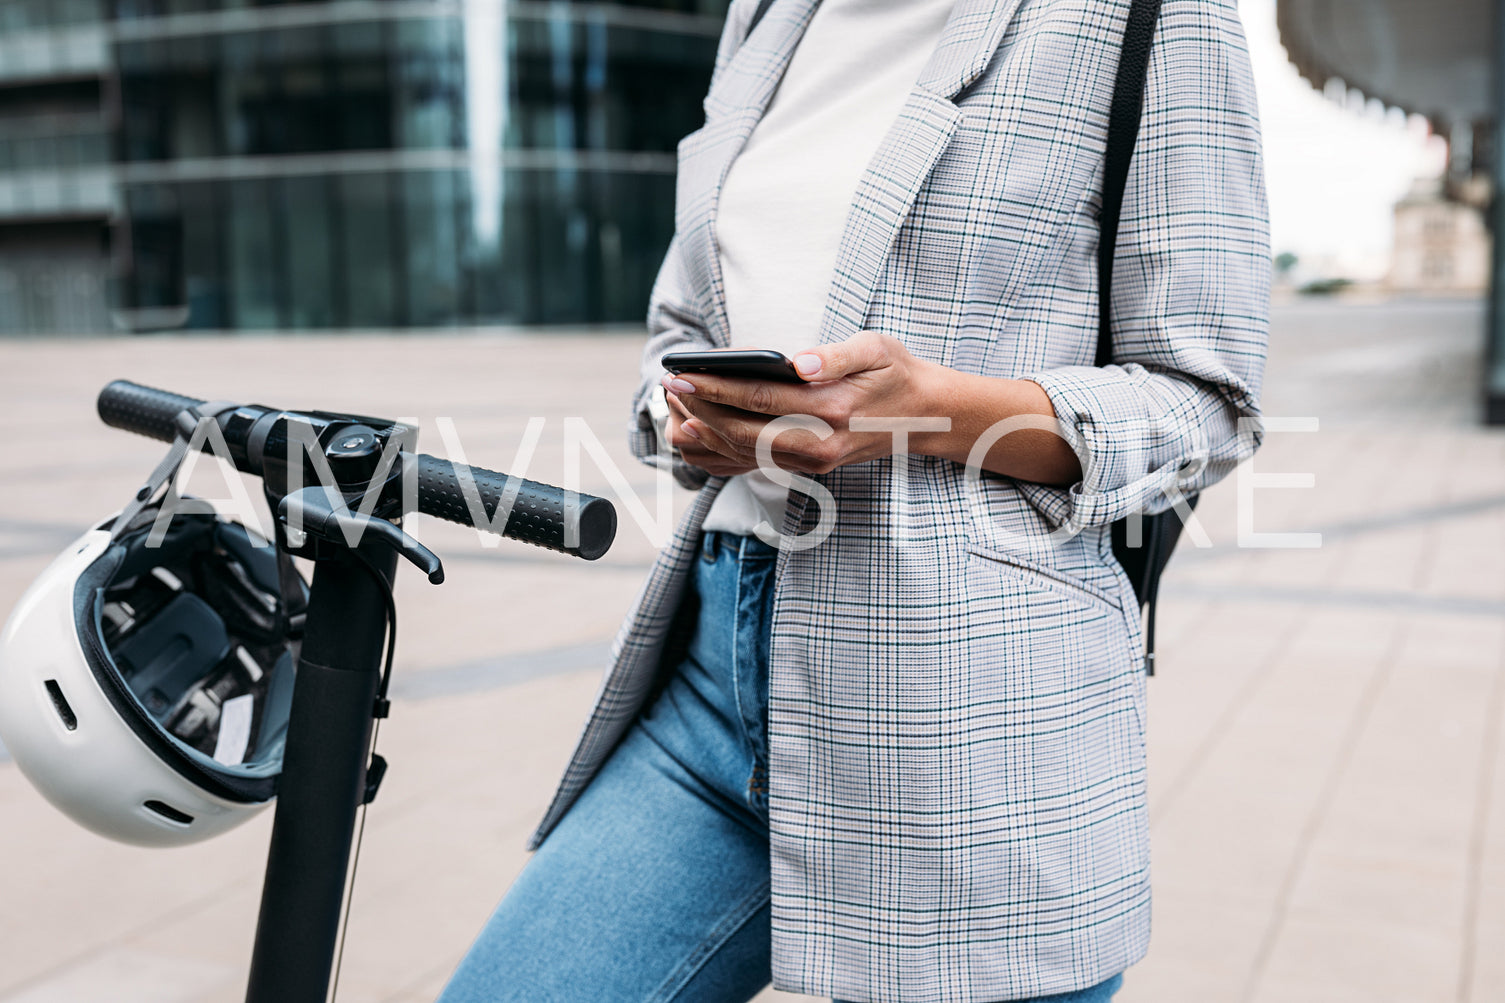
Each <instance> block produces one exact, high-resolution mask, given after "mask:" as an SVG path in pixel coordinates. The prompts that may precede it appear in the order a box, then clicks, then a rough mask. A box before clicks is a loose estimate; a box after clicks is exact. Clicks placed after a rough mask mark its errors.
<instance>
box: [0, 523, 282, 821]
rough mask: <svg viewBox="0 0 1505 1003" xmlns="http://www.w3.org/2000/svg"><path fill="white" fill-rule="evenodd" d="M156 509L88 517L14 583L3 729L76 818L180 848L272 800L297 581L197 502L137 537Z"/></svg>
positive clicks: (30, 770) (261, 545)
mask: <svg viewBox="0 0 1505 1003" xmlns="http://www.w3.org/2000/svg"><path fill="white" fill-rule="evenodd" d="M158 511H159V507H158V506H156V505H151V506H145V505H141V504H133V505H131V506H129V507H128V508H127V509H126V511H125V512H124V513H122V514H121V515H119V516H116V517H115V518H113V519H107V520H105V521H104V522H102V523H100V524H99V525H97V526H95V527H94V528H92V529H90V530H89V531H88V532H87V533H85V534H84V535H83V536H82V537H80V538H79V539H78V540H77V541H76V542H75V543H74V544H73V545H72V546H70V547H69V548H68V549H67V550H66V551H65V552H64V553H63V554H62V556H60V557H59V558H58V559H57V560H56V561H54V562H53V563H52V564H51V565H50V566H49V567H48V568H47V570H46V571H44V572H42V574H41V577H39V578H38V579H37V580H36V581H35V582H34V583H33V584H32V586H31V588H30V589H28V590H27V591H26V594H25V595H24V596H22V597H21V601H20V602H19V603H18V604H17V605H16V608H15V610H14V611H13V612H12V613H11V617H10V620H9V621H8V622H7V623H6V625H5V630H4V632H3V633H0V741H3V742H4V743H5V746H6V748H8V749H9V750H10V753H11V755H12V756H13V757H14V758H15V761H16V764H17V765H18V766H20V768H21V772H22V773H24V774H25V775H26V777H27V779H28V780H30V781H31V782H32V784H34V785H35V786H36V788H37V789H38V790H39V791H40V792H41V793H42V795H43V796H44V797H46V798H47V800H49V801H51V802H52V803H53V804H54V805H56V806H57V807H58V808H60V809H62V810H63V811H64V812H66V813H67V814H68V815H69V816H71V817H72V818H73V819H74V821H76V822H78V823H80V824H81V825H84V826H86V827H87V828H89V829H92V830H93V831H95V832H97V833H99V834H100V835H103V836H108V837H110V838H111V839H117V840H120V841H122V842H126V843H134V844H137V845H141V846H178V845H181V844H184V843H192V842H196V841H198V840H201V839H206V838H208V837H210V836H214V835H217V834H219V833H221V832H225V831H226V830H228V829H231V828H233V827H234V826H236V825H239V824H240V823H241V822H244V821H245V820H246V819H248V818H250V817H251V816H252V815H254V814H255V813H256V812H257V811H259V810H260V809H261V808H263V807H265V806H266V804H267V803H269V802H270V801H271V800H272V798H273V797H274V795H275V793H276V785H277V778H278V776H279V774H280V773H281V771H282V751H283V743H284V739H285V736H286V732H287V718H288V711H289V709H290V707H291V704H292V688H293V673H294V665H295V662H296V658H297V641H296V639H295V638H294V636H293V635H294V634H296V633H297V627H298V625H299V623H300V621H301V616H298V615H296V614H297V612H299V611H301V609H302V608H303V607H304V605H305V604H306V600H307V588H306V586H305V584H304V582H303V580H302V579H301V578H300V577H299V576H298V574H297V572H296V571H294V570H293V568H292V564H291V561H290V560H289V559H288V558H286V557H285V556H281V557H279V554H278V553H277V551H276V550H275V549H274V548H272V547H271V545H269V544H267V543H266V542H265V541H262V540H260V539H259V538H258V537H254V536H252V535H251V534H250V533H248V532H247V531H246V529H245V528H244V527H242V526H241V525H239V524H237V523H234V522H230V521H227V520H225V519H223V518H220V517H218V516H216V515H214V514H213V513H212V512H208V511H205V506H203V504H202V503H198V505H197V506H196V507H195V510H194V511H188V512H186V513H185V511H184V510H183V508H181V507H179V508H177V509H176V510H175V511H174V512H173V515H172V518H171V520H170V522H168V523H167V531H166V533H165V535H164V536H162V538H161V539H160V540H149V537H150V536H151V534H152V528H153V523H154V521H155V519H156V516H157V514H158ZM154 544H156V545H154ZM284 596H288V597H289V599H288V601H286V602H285V601H284Z"/></svg>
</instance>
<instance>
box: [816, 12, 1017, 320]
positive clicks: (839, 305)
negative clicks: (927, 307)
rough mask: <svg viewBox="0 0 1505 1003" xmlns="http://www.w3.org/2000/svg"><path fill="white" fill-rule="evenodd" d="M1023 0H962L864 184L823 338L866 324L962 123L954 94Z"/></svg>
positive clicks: (840, 254)
mask: <svg viewBox="0 0 1505 1003" xmlns="http://www.w3.org/2000/svg"><path fill="white" fill-rule="evenodd" d="M1022 2H1023V0H1003V2H1002V3H999V2H997V0H957V4H956V6H955V7H954V8H953V9H952V11H951V15H950V17H949V18H947V20H946V26H945V28H943V29H942V31H941V38H940V41H939V42H938V43H936V47H935V51H934V52H932V53H931V56H930V59H929V60H928V61H927V62H926V63H925V67H924V69H923V70H921V71H920V77H919V79H918V80H917V81H916V83H915V87H914V89H913V90H912V91H911V92H910V94H909V98H908V99H907V100H906V101H905V104H904V109H903V111H902V112H900V114H899V117H898V119H897V120H896V121H895V122H894V124H893V126H892V127H891V128H890V129H889V131H888V135H887V136H885V137H884V140H883V143H882V144H881V145H880V146H879V148H878V152H877V153H876V154H875V155H874V157H873V161H872V163H871V164H869V165H868V169H867V171H866V172H865V173H864V175H863V177H862V180H861V181H860V182H859V183H858V186H857V192H856V195H855V196H854V197H853V200H852V208H851V211H850V212H849V214H848V216H847V221H846V225H845V228H844V229H843V231H842V237H841V244H840V247H839V250H838V251H837V255H836V270H835V273H834V274H833V276H832V280H831V291H830V294H829V296H828V297H827V299H826V309H825V313H824V315H823V316H822V318H821V330H820V340H821V341H822V342H831V341H842V340H845V339H846V338H849V337H851V336H852V335H853V334H855V333H856V332H857V331H858V330H860V329H861V327H862V323H863V321H864V319H865V318H866V316H867V308H868V304H869V303H870V302H871V301H872V298H873V292H874V290H875V288H876V286H877V283H878V278H879V276H880V275H881V274H882V270H883V266H884V264H885V263H886V262H887V260H888V256H889V253H890V251H891V249H892V247H893V244H894V239H895V238H896V237H897V236H898V234H899V230H900V228H901V227H902V226H903V225H904V221H905V219H906V218H908V216H909V212H910V209H912V208H913V206H914V201H915V199H916V198H917V197H918V195H919V193H920V189H921V188H922V187H923V186H924V184H925V179H926V178H927V177H929V176H930V172H931V171H932V170H933V169H934V168H935V164H936V162H937V161H938V160H940V158H941V155H942V154H943V153H945V152H946V147H947V146H948V145H950V143H951V138H952V136H954V135H955V133H956V128H957V126H958V125H959V124H960V122H961V118H962V113H961V110H960V109H959V108H957V106H956V104H955V100H954V99H955V98H956V96H957V95H958V94H960V93H961V92H962V91H963V90H965V89H966V88H967V87H968V86H970V85H971V84H972V82H973V81H975V80H976V79H977V78H978V77H980V76H981V75H982V74H983V71H985V70H986V69H987V67H988V63H989V62H991V61H992V58H993V54H994V53H995V52H996V51H997V50H998V46H999V44H1001V42H1002V41H1003V35H1004V32H1005V31H1006V30H1007V29H1008V26H1009V24H1010V23H1011V22H1012V21H1013V19H1014V14H1015V13H1016V12H1017V11H1018V9H1019V5H1020V3H1022Z"/></svg>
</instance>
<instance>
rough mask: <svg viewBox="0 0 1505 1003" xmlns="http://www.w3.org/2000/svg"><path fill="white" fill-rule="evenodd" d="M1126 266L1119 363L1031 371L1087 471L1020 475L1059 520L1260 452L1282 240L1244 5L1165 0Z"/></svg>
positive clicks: (1116, 292)
mask: <svg viewBox="0 0 1505 1003" xmlns="http://www.w3.org/2000/svg"><path fill="white" fill-rule="evenodd" d="M1161 18H1162V20H1161V24H1160V30H1159V32H1158V34H1157V37H1156V44H1155V47H1154V50H1153V52H1152V55H1151V60H1150V72H1149V79H1148V82H1147V84H1146V91H1145V111H1144V118H1143V122H1142V127H1141V133H1140V138H1139V143H1138V146H1137V148H1136V151H1135V156H1134V159H1133V161H1132V163H1131V165H1130V169H1129V181H1128V187H1127V190H1126V192H1125V195H1124V207H1123V216H1122V223H1121V229H1120V232H1119V240H1118V245H1117V250H1116V253H1115V258H1114V272H1113V302H1112V314H1113V336H1114V337H1113V358H1114V364H1112V365H1108V366H1103V367H1097V366H1086V365H1083V366H1066V367H1061V368H1053V369H1050V370H1046V371H1042V372H1038V373H1033V374H1030V375H1029V376H1028V377H1027V378H1028V379H1030V380H1032V381H1033V382H1035V383H1038V384H1039V385H1040V386H1041V387H1043V388H1044V390H1045V392H1046V393H1047V394H1048V395H1049V397H1050V400H1051V403H1052V404H1053V405H1054V406H1055V411H1056V415H1057V417H1058V418H1059V419H1060V421H1061V427H1062V431H1063V434H1064V435H1066V437H1067V439H1068V441H1070V442H1071V445H1072V447H1073V449H1074V450H1075V451H1076V453H1077V456H1078V458H1079V459H1080V461H1081V465H1082V479H1081V480H1080V481H1079V482H1078V483H1076V484H1075V485H1072V486H1071V487H1069V488H1064V489H1063V488H1052V487H1047V486H1043V485H1034V484H1030V485H1021V488H1022V489H1023V490H1024V491H1025V494H1026V496H1027V497H1028V498H1029V500H1030V501H1031V503H1032V504H1033V505H1034V506H1035V507H1036V508H1037V509H1038V510H1039V511H1040V512H1041V513H1042V514H1043V515H1044V516H1045V517H1046V519H1047V520H1048V521H1049V522H1050V523H1051V524H1052V525H1053V526H1054V527H1057V528H1063V527H1064V528H1067V529H1070V530H1080V529H1084V528H1086V527H1090V526H1101V525H1105V524H1108V523H1111V522H1114V521H1116V520H1118V519H1122V518H1124V517H1126V516H1128V515H1130V514H1132V513H1134V512H1137V511H1144V512H1157V511H1163V510H1164V509H1166V508H1168V507H1170V506H1171V505H1172V504H1173V503H1174V502H1175V500H1176V498H1177V497H1178V496H1179V494H1180V493H1194V492H1197V491H1200V490H1202V489H1203V488H1206V487H1207V486H1209V485H1211V484H1213V483H1215V482H1216V481H1217V480H1219V479H1221V478H1222V477H1224V476H1226V475H1227V474H1228V473H1229V472H1230V471H1231V470H1233V468H1234V467H1235V466H1237V465H1238V463H1239V462H1240V461H1241V460H1242V459H1244V458H1246V457H1247V456H1248V455H1249V454H1250V453H1252V451H1253V450H1254V449H1255V448H1256V447H1257V446H1258V443H1259V439H1260V431H1259V415H1260V409H1259V393H1260V385H1261V381H1262V379H1263V372H1264V362H1265V353H1266V346H1267V341H1268V334H1269V299H1270V277H1271V261H1270V240H1269V213H1268V209H1267V205H1266V196H1265V181H1264V165H1263V158H1262V156H1261V152H1260V129H1259V113H1258V107H1257V103H1256V100H1255V91H1254V79H1253V74H1252V71H1251V68H1250V64H1249V53H1248V48H1247V46H1246V44H1245V41H1244V35H1243V29H1242V27H1241V25H1240V24H1239V20H1238V13H1237V9H1236V7H1235V5H1234V4H1233V3H1230V2H1227V0H1165V5H1164V8H1163V11H1162V15H1161Z"/></svg>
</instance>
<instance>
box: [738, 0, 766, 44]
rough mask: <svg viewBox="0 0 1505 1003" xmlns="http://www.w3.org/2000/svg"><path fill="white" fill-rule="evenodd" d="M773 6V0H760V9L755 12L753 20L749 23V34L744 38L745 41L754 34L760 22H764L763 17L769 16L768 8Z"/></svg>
mask: <svg viewBox="0 0 1505 1003" xmlns="http://www.w3.org/2000/svg"><path fill="white" fill-rule="evenodd" d="M772 6H773V0H758V9H757V10H755V11H753V16H752V20H751V21H749V22H747V34H746V35H743V36H742V38H743V40H744V41H745V40H746V39H747V35H751V34H752V33H753V29H754V28H756V27H757V26H758V22H759V21H761V20H763V15H764V14H767V13H768V8H770V7H772Z"/></svg>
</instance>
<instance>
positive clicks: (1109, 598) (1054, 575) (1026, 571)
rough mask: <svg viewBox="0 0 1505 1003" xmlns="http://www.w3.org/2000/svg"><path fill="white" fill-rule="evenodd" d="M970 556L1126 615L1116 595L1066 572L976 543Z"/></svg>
mask: <svg viewBox="0 0 1505 1003" xmlns="http://www.w3.org/2000/svg"><path fill="white" fill-rule="evenodd" d="M967 553H968V554H970V555H971V556H973V557H978V558H981V559H982V560H984V561H991V562H993V563H994V564H1001V565H1003V566H1005V567H1008V568H1012V569H1013V570H1014V571H1016V572H1018V574H1019V577H1020V578H1022V579H1024V580H1026V581H1030V582H1034V583H1035V584H1037V585H1040V586H1041V587H1043V588H1047V589H1050V590H1051V591H1053V592H1058V593H1062V594H1064V595H1066V596H1069V597H1070V598H1073V599H1076V600H1078V601H1085V602H1087V603H1090V604H1092V605H1094V606H1101V607H1104V608H1105V609H1107V610H1109V611H1111V612H1114V613H1119V614H1122V613H1123V609H1124V608H1123V603H1122V602H1120V601H1119V598H1118V597H1117V596H1115V595H1114V594H1113V593H1111V592H1109V591H1108V590H1106V589H1102V588H1099V587H1098V586H1096V585H1093V584H1092V583H1090V582H1085V581H1083V580H1082V579H1080V578H1078V577H1076V576H1075V575H1069V574H1067V573H1066V572H1064V571H1061V570H1059V569H1056V568H1052V567H1049V566H1047V565H1044V564H1039V563H1036V562H1035V561H1031V560H1029V559H1028V558H1025V557H1020V556H1018V555H1017V554H1009V553H1005V552H1003V551H1001V550H993V549H991V548H989V547H982V546H979V545H977V544H969V545H968V547H967Z"/></svg>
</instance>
